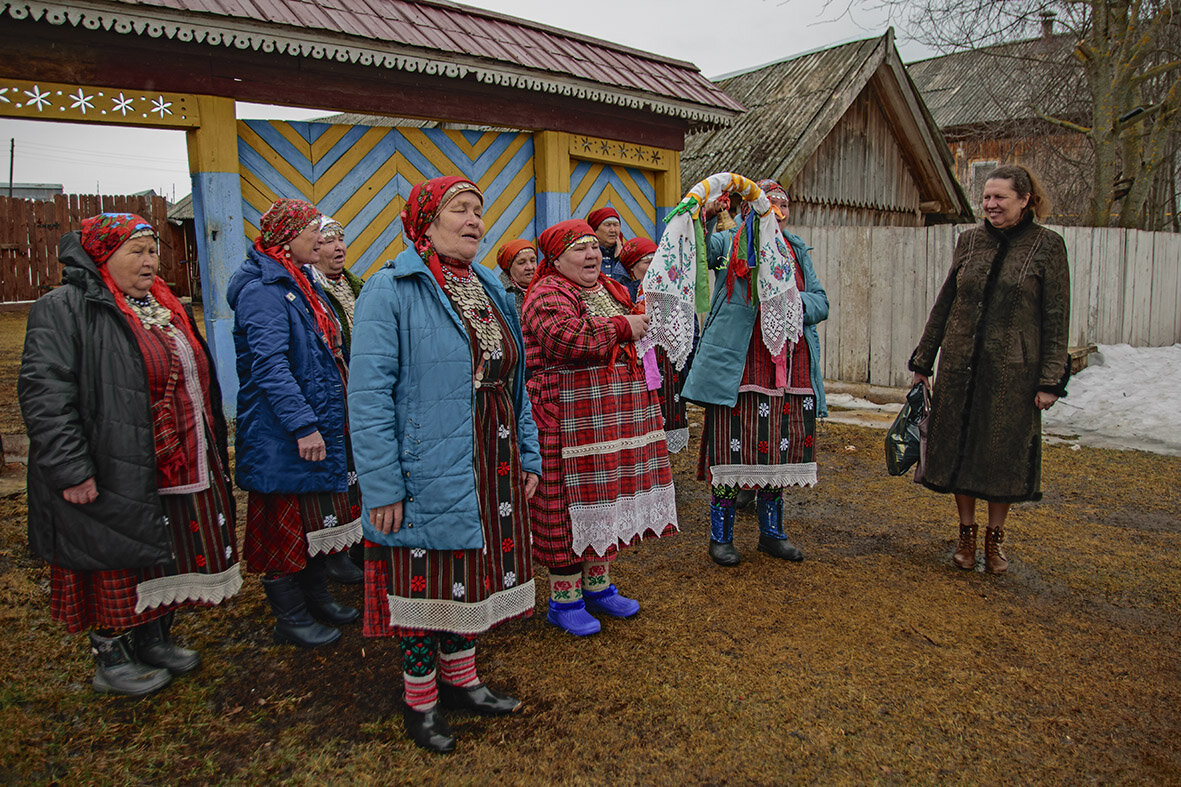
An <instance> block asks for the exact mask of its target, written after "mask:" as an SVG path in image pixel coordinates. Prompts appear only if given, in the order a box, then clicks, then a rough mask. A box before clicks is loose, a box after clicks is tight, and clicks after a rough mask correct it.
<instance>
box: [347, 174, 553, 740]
mask: <svg viewBox="0 0 1181 787" xmlns="http://www.w3.org/2000/svg"><path fill="white" fill-rule="evenodd" d="M483 210H484V203H483V195H482V194H481V193H480V190H479V189H478V188H477V187H476V185H475V184H474V183H472V182H471V181H469V180H467V179H465V178H460V177H444V178H435V179H434V180H429V181H426V182H425V183H419V184H418V185H416V186H415V187H414V188H413V189H412V190H411V192H410V198H409V200H408V201H407V203H406V207H405V209H404V210H403V212H402V227H403V228H404V229H405V231H406V237H407V238H409V240H410V241H411V244H412V247H411V248H409V249H407V250H406V251H404V252H402V253H401V254H400V255H398V257H397V258H396V259H394V260H391V261H390V262H388V263H387V264H386V266H385V267H384V268H382V269H381V270H379V271H378V272H377V273H375V274H373V276H371V277H370V278H369V280H368V281H367V282H366V284H365V289H364V290H363V291H362V292H361V297H360V299H359V300H358V301H357V308H356V313H355V314H356V317H355V322H354V333H353V337H354V338H353V357H352V381H351V384H350V387H349V411H350V420H351V424H352V431H353V447H354V452H355V456H356V462H357V471H358V473H359V475H360V481H361V487H362V489H363V490H364V494H365V502H366V504H367V505H368V507H369V514H368V519H367V521H366V522H365V627H364V634H365V636H367V637H397V638H398V641H399V644H400V646H401V647H400V650H401V656H402V658H401V666H402V683H403V686H404V687H405V701H406V705H405V709H404V711H403V721H404V724H405V728H406V732H407V734H408V735H409V736H410V737H411V738H412V739H413V740H414V742H415V743H417V744H418V745H419V746H422V747H423V748H426V749H429V750H431V751H436V752H449V751H451V750H453V749H454V748H455V736H454V735H452V734H451V730H450V727H449V726H448V724H447V721H446V720H445V719H444V717H443V716H442V714H440V713H439V710H438V707H437V704H438V701H439V700H442V702H443V704H445V705H448V706H450V707H452V708H458V709H461V710H469V711H474V712H476V713H482V714H487V715H504V714H509V713H513V712H515V711H516V710H518V709H519V708H520V707H521V703H520V702H519V701H518V700H516V699H514V698H513V697H510V696H508V695H507V694H503V693H501V692H498V691H495V690H493V689H491V688H489V687H488V686H486V685H484V684H483V683H482V682H481V681H480V679H479V677H478V675H477V674H476V639H477V637H478V636H479V635H480V634H482V633H483V632H485V631H487V630H488V629H490V628H492V627H493V626H496V625H499V624H500V623H503V622H505V621H508V620H512V619H515V618H522V617H526V616H528V615H531V614H532V613H533V605H534V602H535V593H534V590H533V565H532V562H531V560H530V555H529V524H528V523H529V503H528V500H529V498H530V497H531V496H532V495H533V493H534V491H535V490H536V489H537V483H538V474H539V473H540V472H541V457H540V456H539V454H538V450H537V432H536V429H535V428H534V426H533V419H532V417H531V416H530V408H529V400H528V398H527V397H526V396H525V384H524V364H523V363H522V358H523V356H524V347H523V345H522V342H521V328H520V323H519V322H518V319H517V310H516V308H515V305H514V304H513V300H512V298H511V297H510V296H509V295H508V293H506V292H505V290H504V288H503V287H501V286H500V284H499V283H498V282H497V281H496V278H495V276H494V274H493V273H492V272H491V271H489V270H488V269H487V268H485V267H484V266H482V265H473V264H472V261H473V260H475V258H476V255H477V253H478V252H479V249H480V238H481V237H483V235H484V219H483Z"/></svg>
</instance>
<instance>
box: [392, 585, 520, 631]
mask: <svg viewBox="0 0 1181 787" xmlns="http://www.w3.org/2000/svg"><path fill="white" fill-rule="evenodd" d="M386 598H387V599H388V601H389V606H390V625H391V626H399V627H401V628H408V629H425V630H426V631H449V632H452V633H455V634H482V633H483V632H485V631H487V630H488V629H490V628H492V627H493V626H495V625H496V624H497V623H500V622H502V621H505V620H508V619H509V618H514V617H516V616H518V615H520V614H522V613H524V612H526V611H527V610H531V609H533V605H534V603H535V602H536V593H535V591H534V587H533V580H532V579H530V580H529V581H528V582H526V583H524V584H522V585H517V586H515V587H511V588H506V589H505V590H501V591H500V592H498V593H493V594H492V595H491V596H489V597H488V598H486V599H484V600H483V601H480V602H477V603H474V604H469V603H466V602H463V601H453V600H451V599H436V598H404V597H402V596H387V597H386Z"/></svg>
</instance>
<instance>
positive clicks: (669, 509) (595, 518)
mask: <svg viewBox="0 0 1181 787" xmlns="http://www.w3.org/2000/svg"><path fill="white" fill-rule="evenodd" d="M669 525H672V526H673V528H675V529H676V530H678V531H679V530H680V529H681V528H680V525H678V524H677V496H676V490H675V489H674V488H673V485H672V484H669V485H668V486H658V487H656V488H654V489H649V490H648V491H646V492H641V493H640V494H638V495H632V496H630V497H620V498H616V499H615V500H614V501H613V502H611V503H599V504H596V505H593V506H586V505H577V504H571V506H570V532H571V535H572V536H573V542H574V543H573V549H574V554H576V555H581V554H582V553H583V552H585V551H586V549H587V547H590V548H591V549H593V550H594V551H595V554H596V555H599V556H603V555H605V554H606V553H607V548H608V547H612V546H619V545H621V544H626V543H628V542H629V541H631V540H632V539H633V538H635V537H636V536H642V535H644V534H645V533H648V532H651V533H653V534H654V535H656V536H659V535H660V534H661V533H663V532H664V529H665V528H666V527H668V526H669Z"/></svg>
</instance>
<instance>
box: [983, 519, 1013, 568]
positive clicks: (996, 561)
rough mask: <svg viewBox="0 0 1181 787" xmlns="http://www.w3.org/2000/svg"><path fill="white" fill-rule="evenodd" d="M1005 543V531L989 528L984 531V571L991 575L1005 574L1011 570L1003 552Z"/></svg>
mask: <svg viewBox="0 0 1181 787" xmlns="http://www.w3.org/2000/svg"><path fill="white" fill-rule="evenodd" d="M1004 542H1005V531H1003V530H1001V529H1000V528H999V527H998V528H991V527H990V528H987V529H985V531H984V570H985V571H987V572H988V573H989V574H1003V573H1005V572H1006V571H1008V570H1009V561H1008V559H1007V558H1006V557H1005V553H1004V552H1003V551H1002V550H1001V544H1003V543H1004Z"/></svg>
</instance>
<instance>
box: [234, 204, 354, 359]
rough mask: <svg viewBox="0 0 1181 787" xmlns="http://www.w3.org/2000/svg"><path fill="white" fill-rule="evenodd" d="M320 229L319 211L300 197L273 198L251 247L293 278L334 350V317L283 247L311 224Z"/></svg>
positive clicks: (336, 340)
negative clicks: (272, 202)
mask: <svg viewBox="0 0 1181 787" xmlns="http://www.w3.org/2000/svg"><path fill="white" fill-rule="evenodd" d="M313 223H314V224H315V225H316V229H319V228H320V211H318V210H316V206H315V205H313V204H312V203H310V202H305V201H304V200H301V199H277V200H275V202H274V204H272V205H271V207H270V208H268V209H267V212H266V213H264V214H263V215H262V219H261V221H259V228H260V229H261V230H262V234H261V235H259V236H258V238H257V239H256V240H255V241H254V248H255V250H256V251H258V252H259V253H260V254H265V255H266V256H268V257H270V258H271V259H272V260H274V261H275V262H277V263H279V264H280V265H282V266H283V268H284V269H285V270H286V271H287V273H289V274H290V275H291V278H292V279H294V280H295V284H296V286H297V287H299V291H300V292H301V293H303V297H304V300H306V301H307V305H308V308H309V309H311V310H312V316H313V317H315V318H316V327H317V328H319V329H320V335H321V336H322V337H323V339H324V341H325V342H326V343H327V344H328V346H329V347H331V348H333V350H335V349H336V348H337V347H338V346H339V345H340V328H339V327H338V326H337V323H336V318H335V317H332V316H329V314H328V310H327V309H326V308H325V307H324V301H323V300H321V299H320V296H319V295H317V294H316V291H315V289H314V288H313V287H312V282H311V280H310V279H309V278H308V277H307V275H306V274H305V273H304V272H303V271H302V270H300V266H299V265H297V264H296V263H295V261H294V260H293V259H291V251H290V250H289V249H285V248H283V246H284V245H285V244H286V243H288V242H290V241H291V240H292V239H293V238H295V237H296V236H297V235H299V234H300V233H301V232H303V231H304V230H306V229H307V228H308V227H310V226H311V225H312V224H313Z"/></svg>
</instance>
